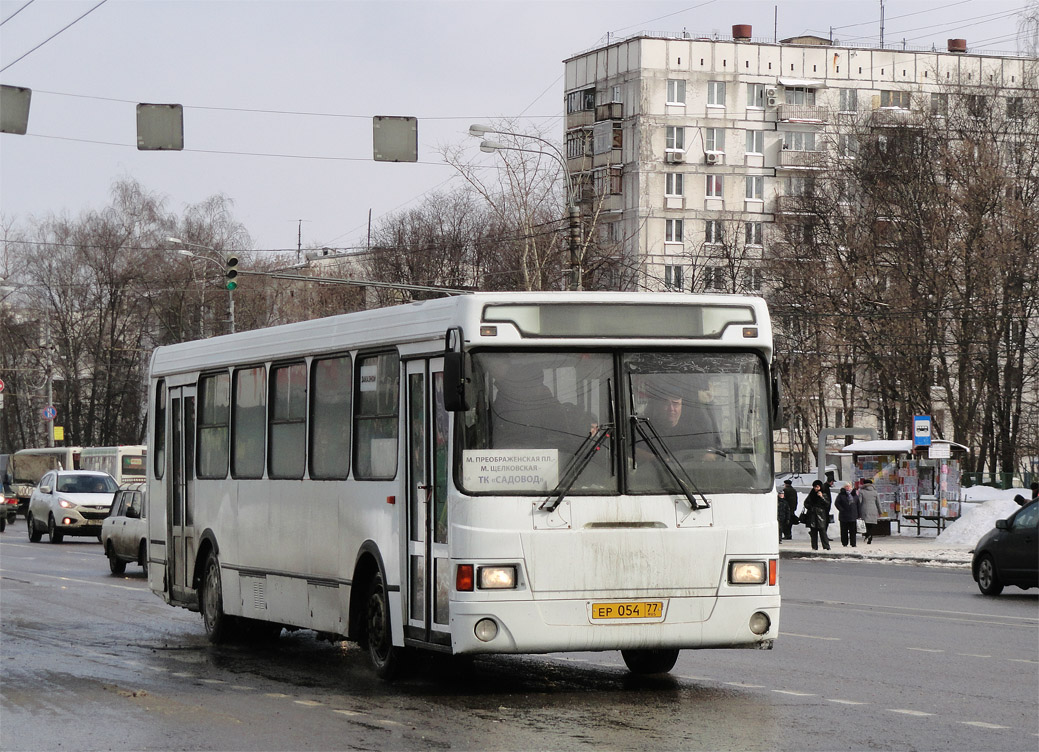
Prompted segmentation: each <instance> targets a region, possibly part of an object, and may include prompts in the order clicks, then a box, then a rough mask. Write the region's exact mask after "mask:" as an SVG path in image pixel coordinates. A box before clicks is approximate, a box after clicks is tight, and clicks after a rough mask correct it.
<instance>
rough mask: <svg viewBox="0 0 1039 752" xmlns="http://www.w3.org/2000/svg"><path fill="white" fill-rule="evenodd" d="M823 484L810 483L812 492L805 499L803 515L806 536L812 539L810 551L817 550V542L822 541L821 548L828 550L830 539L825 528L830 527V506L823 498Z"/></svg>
mask: <svg viewBox="0 0 1039 752" xmlns="http://www.w3.org/2000/svg"><path fill="white" fill-rule="evenodd" d="M822 489H823V482H822V481H821V480H816V481H813V482H812V490H811V491H809V492H808V496H807V497H806V498H805V514H806V515H807V522H806V523H805V524H807V525H808V534H809V535H810V536H811V538H812V550H813V551H817V550H818V549H819V541H820V540H822V544H823V548H824V549H826V550H827V551H829V550H830V539H829V538H828V537H827V535H826V528H827V527H829V525H830V505H829V504H828V503H827V501H826V497H825V496H823V490H822Z"/></svg>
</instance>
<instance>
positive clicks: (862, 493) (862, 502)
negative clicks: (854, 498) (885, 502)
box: [859, 478, 880, 543]
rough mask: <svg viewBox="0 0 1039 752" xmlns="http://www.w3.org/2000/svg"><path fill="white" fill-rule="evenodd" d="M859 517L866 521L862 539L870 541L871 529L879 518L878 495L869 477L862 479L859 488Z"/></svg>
mask: <svg viewBox="0 0 1039 752" xmlns="http://www.w3.org/2000/svg"><path fill="white" fill-rule="evenodd" d="M859 517H861V518H862V520H863V521H864V522H865V523H866V532H865V533H863V535H862V540H864V541H866V543H872V542H873V530H874V528H875V527H876V526H877V520H879V519H880V497H879V496H878V495H877V491H876V489H875V488H873V481H872V480H871V479H869V478H863V479H862V488H860V489H859Z"/></svg>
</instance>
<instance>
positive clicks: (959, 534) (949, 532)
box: [938, 488, 1021, 548]
mask: <svg viewBox="0 0 1039 752" xmlns="http://www.w3.org/2000/svg"><path fill="white" fill-rule="evenodd" d="M966 490H967V491H971V490H973V489H971V488H968V489H966ZM989 490H990V491H992V490H995V489H989ZM1011 490H1012V491H1013V490H1017V491H1018V493H1020V489H1011ZM996 492H997V493H1000V494H1005V493H1006V492H1005V491H996ZM1020 508H1021V507H1020V506H1019V505H1018V503H1017V502H1016V501H1014V497H1013V495H1011V496H1010V498H1008V499H1006V498H997V499H992V500H990V501H985V502H981V503H979V504H964V505H962V510H963V514H961V515H960V518H959V519H958V520H956V521H955V522H954V523H952V524H951V525H949V527H947V528H945V530H944V531H943V532H942V534H941V535H939V536H938V541H940V542H941V543H943V544H945V545H953V546H955V545H960V546H968V547H970V548H973V547H974V546H975V545H976V544H977V542H978V541H979V540H980V539H981V536H983V535H984V534H985V533H987V532H988V531H989V530H991V529H992V528H994V527H995V526H996V520H1002V519H1006V518H1007V517H1009V516H1010V515H1012V514H1013V513H1014V512H1016V511H1017V510H1018V509H1020Z"/></svg>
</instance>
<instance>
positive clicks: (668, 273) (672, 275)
mask: <svg viewBox="0 0 1039 752" xmlns="http://www.w3.org/2000/svg"><path fill="white" fill-rule="evenodd" d="M684 277H685V275H684V273H683V270H682V267H681V266H677V265H672V264H665V265H664V287H666V288H667V289H668V290H674V291H676V292H682V290H683V288H684V286H685V279H684Z"/></svg>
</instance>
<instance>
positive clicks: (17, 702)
mask: <svg viewBox="0 0 1039 752" xmlns="http://www.w3.org/2000/svg"><path fill="white" fill-rule="evenodd" d="M44 541H45V542H43V543H37V544H30V543H29V542H28V540H27V538H26V535H25V527H24V522H23V521H22V520H19V521H18V523H17V524H16V525H15V526H14V527H13V528H8V530H7V532H5V533H4V534H3V535H0V749H3V750H5V751H13V750H152V749H154V750H168V749H178V750H195V749H199V750H331V749H378V750H386V749H390V750H396V749H400V750H426V749H432V750H438V749H463V750H469V749H471V750H528V749H558V750H578V749H596V750H602V749H617V750H628V749H632V750H635V749H637V750H654V751H657V750H672V749H705V750H716V749H739V750H759V749H760V750H766V749H767V750H775V749H781V750H800V749H906V750H910V749H912V750H972V751H973V750H1029V751H1030V752H1034V750H1035V749H1036V748H1037V747H1039V720H1037V719H1039V594H1037V592H1036V591H1035V590H1031V591H1027V592H1025V591H1021V590H1017V589H1010V590H1007V591H1006V592H1005V593H1004V595H1003V596H1000V597H999V598H994V599H992V598H984V597H983V596H981V595H980V594H978V592H977V589H976V586H975V585H974V582H973V581H972V580H971V578H970V573H969V571H967V570H965V569H930V568H922V567H912V566H895V565H887V564H871V563H865V562H835V561H784V562H782V564H781V570H780V582H781V586H782V588H783V595H784V604H783V616H782V622H781V633H782V637H781V639H780V641H779V642H778V643H777V645H776V648H775V650H773V651H702V652H698V653H694V652H689V651H687V652H684V653H683V654H682V656H681V657H680V659H679V662H678V665H677V666H676V667H675V669H674V671H673V672H672V674H671V675H670V676H669V677H665V678H654V679H636V678H634V677H632V676H630V675H629V674H628V673H627V672H626V671H625V669H624V667H623V664H622V662H621V659H620V655H619V654H618V653H602V654H598V653H580V654H572V655H552V656H523V657H511V656H507V657H494V658H481V659H477V660H476V661H474V662H473V663H472V665H471V666H469V667H466V666H463V665H456V664H453V663H451V662H450V661H446V660H443V659H440V660H424V661H421V662H420V663H419V665H418V666H416V668H415V670H414V671H413V672H412V673H411V674H410V675H409V676H407V677H406V678H404V679H403V680H401V681H398V682H395V683H393V684H385V683H383V682H380V681H379V680H378V679H376V678H375V677H374V676H373V675H372V673H371V672H370V671H369V669H368V666H367V661H366V657H365V656H364V654H363V653H362V652H361V651H360V650H359V649H358V648H357V647H356V646H353V645H350V644H348V643H337V644H332V643H328V642H321V641H318V640H316V639H315V638H314V636H313V634H312V633H309V632H295V633H284V634H283V636H282V637H281V638H280V639H279V640H277V641H276V642H274V643H271V644H262V645H256V644H254V645H240V646H230V647H214V646H211V645H209V644H208V643H207V641H206V639H205V636H204V633H203V629H202V625H201V622H200V620H199V617H198V616H197V615H196V614H192V613H189V612H187V611H185V610H183V609H174V608H170V607H168V606H166V605H165V604H164V603H163V602H162V601H161V600H160V599H159V598H158V597H156V596H154V595H153V594H152V593H151V592H150V591H149V590H148V587H147V583H146V581H145V579H144V577H143V575H142V574H141V572H140V568H139V567H136V566H133V565H130V566H128V568H127V574H126V575H124V576H119V577H114V576H112V575H111V574H109V572H108V565H107V561H106V559H105V558H104V556H103V555H102V553H101V547H100V545H99V544H98V543H97V542H96V540H94V539H76V538H72V539H66V542H65V543H63V544H60V545H56V546H55V545H50V544H49V543H47V542H46V537H45V538H44Z"/></svg>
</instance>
